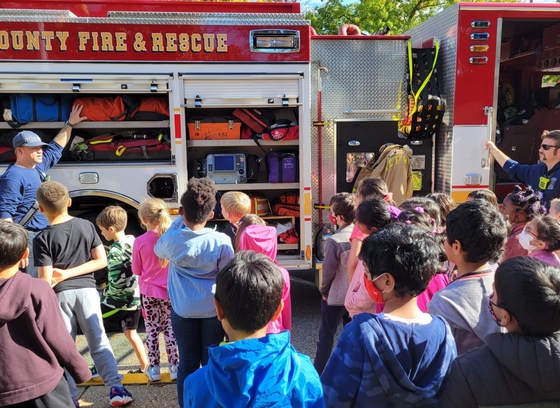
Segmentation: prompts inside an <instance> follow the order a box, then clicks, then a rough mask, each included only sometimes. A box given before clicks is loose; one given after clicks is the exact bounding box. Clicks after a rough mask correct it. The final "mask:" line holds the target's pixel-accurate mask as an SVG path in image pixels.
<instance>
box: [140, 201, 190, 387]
mask: <svg viewBox="0 0 560 408" xmlns="http://www.w3.org/2000/svg"><path fill="white" fill-rule="evenodd" d="M138 217H139V218H140V221H141V222H142V225H144V226H145V227H146V230H147V232H146V233H144V234H142V235H140V236H139V237H138V238H136V240H135V241H134V246H133V247H132V272H133V273H134V274H135V275H138V284H139V286H140V294H141V295H142V307H143V308H144V311H145V312H146V314H145V318H144V323H145V325H146V345H147V346H148V357H149V359H150V366H149V367H148V369H147V370H146V374H147V375H148V378H149V379H150V381H159V380H161V373H160V367H159V363H160V353H159V333H160V332H163V337H164V339H165V350H166V351H167V359H168V361H169V364H170V367H169V377H170V379H171V380H172V381H174V380H176V379H177V366H178V365H179V355H178V354H177V341H176V340H175V334H174V333H173V327H171V301H170V300H169V295H168V294H167V273H168V266H167V264H166V265H165V266H162V265H163V264H164V263H165V262H163V261H162V260H161V259H159V258H158V257H157V256H156V254H154V246H155V245H156V242H157V240H158V239H159V237H160V236H161V235H162V234H163V233H165V231H167V229H168V228H169V226H170V225H171V218H170V217H169V214H168V213H167V206H166V205H165V202H164V201H163V200H160V199H159V198H148V199H147V200H145V201H144V202H142V204H140V209H139V210H138Z"/></svg>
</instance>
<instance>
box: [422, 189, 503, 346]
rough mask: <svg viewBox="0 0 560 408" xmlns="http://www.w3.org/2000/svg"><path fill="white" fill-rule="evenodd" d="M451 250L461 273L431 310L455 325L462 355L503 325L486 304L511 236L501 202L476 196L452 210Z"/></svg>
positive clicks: (451, 258)
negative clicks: (496, 270) (495, 264)
mask: <svg viewBox="0 0 560 408" xmlns="http://www.w3.org/2000/svg"><path fill="white" fill-rule="evenodd" d="M446 235H447V239H446V240H445V252H446V253H447V258H448V259H449V261H450V262H453V263H454V264H455V265H457V278H456V279H455V280H454V281H453V282H451V283H450V284H449V285H448V286H447V287H446V288H445V289H442V290H440V291H439V292H437V293H436V294H435V295H434V297H433V298H432V300H431V301H430V303H428V312H430V313H432V314H436V315H438V316H442V317H444V318H445V320H447V322H448V323H449V325H450V326H451V331H452V333H453V335H454V336H455V341H456V342H457V353H458V354H459V355H462V354H465V353H466V352H468V351H470V350H472V349H475V348H477V347H481V346H483V345H484V339H485V338H486V336H487V335H488V334H490V333H499V332H500V328H499V327H498V326H496V324H495V323H494V322H493V321H492V319H491V318H490V317H489V316H488V314H487V313H484V311H485V310H486V309H485V308H486V299H487V298H488V295H489V294H490V292H492V282H493V280H494V270H495V267H494V266H493V265H491V263H496V262H498V261H499V260H500V257H501V255H502V251H503V249H502V248H503V246H504V243H505V241H506V237H507V226H506V223H505V221H504V220H503V218H502V217H501V216H500V214H499V212H498V210H497V209H496V207H494V206H493V205H492V204H490V203H488V202H487V201H483V200H473V201H467V202H465V203H463V204H461V205H459V206H458V207H457V208H456V209H455V210H453V211H451V212H450V213H449V215H448V216H447V227H446Z"/></svg>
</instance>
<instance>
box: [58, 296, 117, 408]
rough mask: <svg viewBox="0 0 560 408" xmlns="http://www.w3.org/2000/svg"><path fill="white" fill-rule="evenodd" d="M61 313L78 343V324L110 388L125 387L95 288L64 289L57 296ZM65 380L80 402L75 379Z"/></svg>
mask: <svg viewBox="0 0 560 408" xmlns="http://www.w3.org/2000/svg"><path fill="white" fill-rule="evenodd" d="M56 296H57V297H58V304H59V306H60V310H61V311H62V320H64V324H65V325H66V329H67V330H68V333H70V335H71V336H72V338H73V339H74V340H76V330H77V324H79V325H80V327H81V328H82V331H83V333H84V335H85V337H86V340H87V345H88V347H89V352H90V354H91V358H92V359H93V362H94V364H95V368H96V369H97V371H98V372H99V375H100V376H101V378H102V379H103V382H104V383H105V384H106V385H108V386H110V387H122V382H121V381H122V379H123V376H122V374H119V368H118V366H117V360H116V359H115V355H114V354H113V349H112V348H111V343H109V339H108V338H107V335H106V334H105V328H104V327H103V319H102V317H101V300H100V299H99V293H97V289H95V288H82V289H70V290H64V291H62V292H59V293H57V294H56ZM66 374H67V375H66V379H67V380H68V386H69V387H70V395H72V399H75V400H76V399H78V387H77V386H76V382H75V381H74V379H73V378H72V376H71V375H70V374H69V373H68V372H67V373H66Z"/></svg>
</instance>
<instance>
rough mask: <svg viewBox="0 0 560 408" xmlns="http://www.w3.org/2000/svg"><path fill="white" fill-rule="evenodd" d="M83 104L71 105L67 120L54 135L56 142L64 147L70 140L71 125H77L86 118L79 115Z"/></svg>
mask: <svg viewBox="0 0 560 408" xmlns="http://www.w3.org/2000/svg"><path fill="white" fill-rule="evenodd" d="M82 109H83V106H82V105H78V104H76V105H74V106H72V111H71V112H70V116H69V117H68V121H67V122H66V123H65V124H64V126H62V129H60V132H58V134H57V135H56V136H55V137H54V139H53V140H54V141H55V142H56V143H58V144H59V145H60V146H62V147H64V146H66V144H67V143H68V141H69V140H70V135H71V133H72V126H74V125H77V124H78V123H80V122H81V121H83V120H85V119H87V117H86V116H80V114H81V113H82Z"/></svg>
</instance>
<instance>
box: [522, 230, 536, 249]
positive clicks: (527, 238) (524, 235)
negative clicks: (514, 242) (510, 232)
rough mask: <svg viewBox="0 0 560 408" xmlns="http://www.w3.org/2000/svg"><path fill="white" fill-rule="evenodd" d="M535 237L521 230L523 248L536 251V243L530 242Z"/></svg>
mask: <svg viewBox="0 0 560 408" xmlns="http://www.w3.org/2000/svg"><path fill="white" fill-rule="evenodd" d="M534 239H535V238H534V237H533V236H532V235H531V234H529V233H528V232H527V231H525V230H523V231H521V234H519V245H521V247H523V249H525V250H527V251H534V250H535V249H537V247H536V246H535V245H531V243H530V242H531V241H533V240H534Z"/></svg>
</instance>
